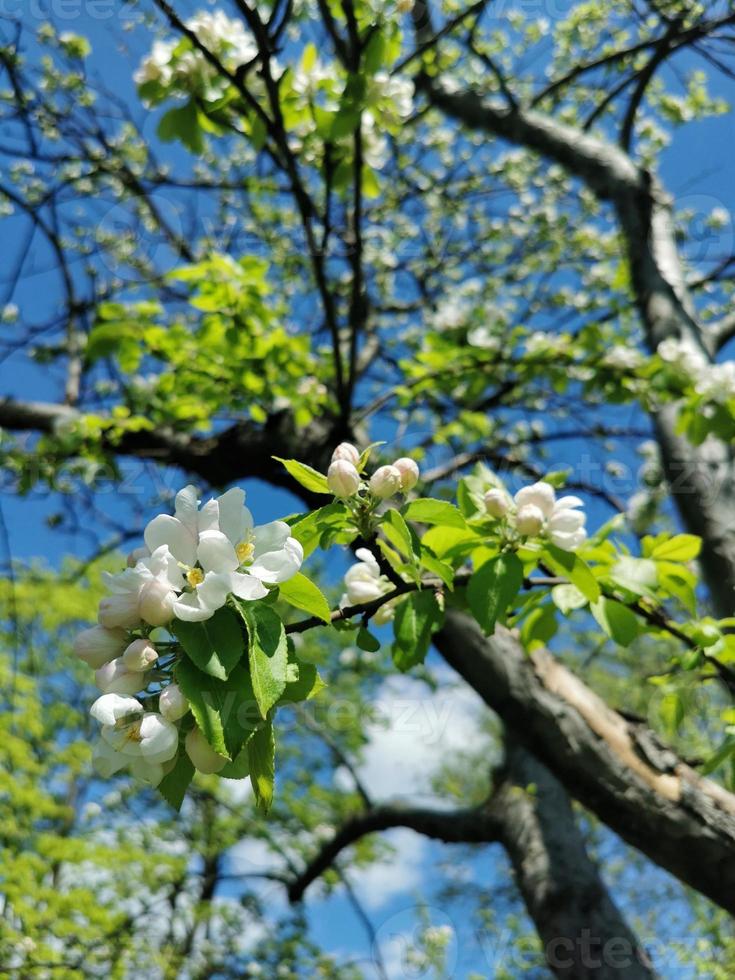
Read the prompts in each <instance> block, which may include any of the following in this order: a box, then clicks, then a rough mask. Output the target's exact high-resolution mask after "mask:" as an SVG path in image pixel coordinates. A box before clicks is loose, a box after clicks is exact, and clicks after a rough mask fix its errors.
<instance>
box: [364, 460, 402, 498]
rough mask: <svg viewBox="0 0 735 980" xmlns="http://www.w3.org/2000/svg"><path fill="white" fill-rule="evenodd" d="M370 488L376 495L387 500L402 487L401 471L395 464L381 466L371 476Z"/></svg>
mask: <svg viewBox="0 0 735 980" xmlns="http://www.w3.org/2000/svg"><path fill="white" fill-rule="evenodd" d="M370 489H371V491H372V492H373V493H374V494H375V496H376V497H380V499H381V500H387V499H388V497H392V496H393V494H394V493H398V491H399V490H400V489H401V471H400V470H398V469H396V467H395V466H379V467H378V469H377V470H376V471H375V472H374V473H373V475H372V476H371V477H370Z"/></svg>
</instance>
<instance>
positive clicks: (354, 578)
mask: <svg viewBox="0 0 735 980" xmlns="http://www.w3.org/2000/svg"><path fill="white" fill-rule="evenodd" d="M355 555H356V557H357V558H359V559H360V560H359V561H358V562H356V563H355V564H354V565H350V567H349V568H348V569H347V572H346V573H345V590H346V591H345V593H344V595H343V596H342V598H341V599H340V605H341V606H357V605H362V604H363V603H365V602H372V601H373V600H374V599H379V598H380V597H381V596H384V595H385V594H386V593H387V592H390V591H391V589H392V585H391V583H390V582H389V581H388V579H387V578H386V576H385V575H382V574H381V572H380V567H379V565H378V563H377V561H376V560H375V556H374V555H373V553H372V552H371V551H369V550H368V549H367V548H358V549H357V551H356V552H355ZM394 607H395V601H394V600H391V601H390V602H386V603H385V604H384V605H382V606H381V607H380V609H378V611H377V612H376V613H375V615H374V616H373V621H374V622H375V624H376V625H377V626H382V625H383V624H384V623H388V622H390V620H391V619H393V614H394V612H395V608H394Z"/></svg>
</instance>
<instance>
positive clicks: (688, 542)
mask: <svg viewBox="0 0 735 980" xmlns="http://www.w3.org/2000/svg"><path fill="white" fill-rule="evenodd" d="M701 547H702V539H701V538H698V537H697V536H696V535H695V534H677V535H675V536H674V537H673V538H670V539H669V540H668V541H662V542H661V544H657V545H656V547H655V548H654V549H653V551H652V552H651V558H654V559H656V560H657V561H659V560H664V561H679V562H686V561H692V560H693V559H695V558H696V557H697V555H698V554H699V552H700V550H701Z"/></svg>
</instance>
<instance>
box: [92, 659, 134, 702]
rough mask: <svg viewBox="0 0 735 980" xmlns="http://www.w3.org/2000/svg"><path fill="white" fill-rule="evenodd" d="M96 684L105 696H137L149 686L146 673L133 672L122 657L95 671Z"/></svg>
mask: <svg viewBox="0 0 735 980" xmlns="http://www.w3.org/2000/svg"><path fill="white" fill-rule="evenodd" d="M94 682H95V684H96V685H97V687H98V688H99V689H100V690H101V691H102V692H103V693H104V694H135V693H136V692H137V691H142V690H143V689H144V688H145V686H146V684H147V680H146V676H145V673H144V672H143V671H139V670H131V669H130V668H129V667H127V666H126V664H125V662H124V660H123V659H122V657H118V658H117V659H116V660H111V661H110V662H109V663H108V664H105V665H104V666H103V667H100V668H99V670H97V671H95V675H94Z"/></svg>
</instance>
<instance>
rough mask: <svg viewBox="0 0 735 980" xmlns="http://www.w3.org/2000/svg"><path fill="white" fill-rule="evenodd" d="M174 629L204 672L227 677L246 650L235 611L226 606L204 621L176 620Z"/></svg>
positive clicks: (221, 678)
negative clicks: (186, 621)
mask: <svg viewBox="0 0 735 980" xmlns="http://www.w3.org/2000/svg"><path fill="white" fill-rule="evenodd" d="M173 631H174V633H175V635H176V638H177V639H178V640H179V642H180V643H181V645H182V647H183V648H184V650H185V652H186V655H187V656H188V657H189V659H190V660H192V661H193V662H194V663H195V664H196V666H197V667H198V668H199V669H200V670H203V671H204V673H205V674H211V675H212V677H219V679H220V680H225V679H226V678H227V677H228V676H229V674H230V671H231V670H232V669H233V668H234V667H235V665H236V664H237V663H238V662H239V661H240V658H241V657H242V655H243V653H244V652H245V637H244V636H243V632H242V628H241V627H240V623H239V621H238V618H237V616H236V615H235V613H234V612H233V611H232V610H231V609H228V608H227V607H226V606H223V607H222V608H221V609H218V610H217V612H216V613H215V614H214V616H212V618H211V619H207V620H205V621H204V622H203V623H185V622H181V621H179V620H177V621H176V622H175V623H174V626H173Z"/></svg>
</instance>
